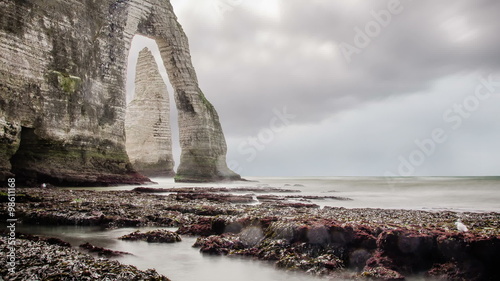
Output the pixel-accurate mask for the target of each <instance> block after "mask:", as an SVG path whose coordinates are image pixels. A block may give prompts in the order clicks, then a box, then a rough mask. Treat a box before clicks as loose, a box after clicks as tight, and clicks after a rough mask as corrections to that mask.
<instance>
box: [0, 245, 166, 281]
mask: <svg viewBox="0 0 500 281" xmlns="http://www.w3.org/2000/svg"><path fill="white" fill-rule="evenodd" d="M16 243H17V247H16V259H17V260H19V261H22V262H19V263H17V264H16V268H15V269H16V270H15V272H14V273H13V272H9V271H8V270H7V267H5V266H2V267H1V268H0V277H2V278H3V279H4V280H82V281H87V280H88V281H90V280H116V281H129V280H137V281H138V280H150V281H169V279H168V278H167V277H165V276H163V275H160V274H158V273H157V272H156V271H155V270H152V269H149V270H146V271H142V270H139V269H137V268H136V267H135V266H131V265H123V264H121V263H119V262H117V261H111V260H108V259H104V258H100V259H96V258H94V257H93V256H91V255H88V254H82V253H80V252H78V251H76V250H75V249H72V248H71V247H63V246H59V245H51V244H48V243H47V242H45V241H41V240H40V241H30V240H26V239H17V240H16ZM7 247H8V243H7V239H6V238H5V237H3V236H1V237H0V251H1V252H3V253H5V252H8V251H9V250H8V248H7ZM0 263H2V265H6V264H7V255H0Z"/></svg>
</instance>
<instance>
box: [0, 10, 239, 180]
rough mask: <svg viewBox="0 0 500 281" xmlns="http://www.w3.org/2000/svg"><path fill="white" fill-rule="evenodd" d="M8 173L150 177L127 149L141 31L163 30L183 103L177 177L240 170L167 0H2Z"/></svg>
mask: <svg viewBox="0 0 500 281" xmlns="http://www.w3.org/2000/svg"><path fill="white" fill-rule="evenodd" d="M0 9H1V10H2V13H0V66H1V67H0V91H1V96H0V180H5V178H6V177H9V176H12V175H13V174H15V175H16V178H17V179H18V181H28V182H29V181H31V182H51V183H54V184H64V185H100V184H107V183H136V182H144V181H146V180H147V178H145V177H143V176H141V175H139V174H138V173H136V172H135V171H134V169H133V168H132V167H131V165H130V162H129V158H128V156H127V154H126V150H125V130H124V120H125V111H126V105H125V93H124V92H125V91H124V88H125V86H124V85H125V81H124V80H125V70H126V69H125V67H126V58H127V55H128V51H129V48H130V43H131V40H132V37H133V36H134V35H135V34H141V35H145V36H148V37H150V38H154V39H155V40H156V42H157V44H158V46H159V48H160V52H161V56H162V59H163V62H164V64H165V67H166V69H167V72H168V76H169V79H170V81H171V83H172V86H173V88H174V91H175V92H174V96H175V101H176V105H177V108H178V111H179V125H180V141H181V149H182V154H181V160H180V166H179V168H178V171H177V176H176V180H178V181H215V180H225V179H239V178H240V177H239V175H237V174H235V173H234V172H232V171H231V170H229V169H228V168H227V165H226V160H225V154H226V143H225V140H224V135H223V133H222V129H221V126H220V123H219V118H218V115H217V112H216V111H215V109H214V107H213V106H212V104H210V102H208V101H207V99H206V98H205V96H204V95H203V93H202V91H201V90H200V88H199V86H198V82H197V78H196V73H195V70H194V68H193V66H192V63H191V58H190V54H189V46H188V40H187V38H186V35H185V34H184V32H183V30H182V27H181V26H180V24H179V23H178V22H177V19H176V16H175V14H174V12H173V8H172V6H171V5H170V2H169V1H168V0H128V1H127V0H99V1H98V0H85V1H84V0H72V1H63V0H36V1H35V0H22V1H21V0H19V1H12V0H0Z"/></svg>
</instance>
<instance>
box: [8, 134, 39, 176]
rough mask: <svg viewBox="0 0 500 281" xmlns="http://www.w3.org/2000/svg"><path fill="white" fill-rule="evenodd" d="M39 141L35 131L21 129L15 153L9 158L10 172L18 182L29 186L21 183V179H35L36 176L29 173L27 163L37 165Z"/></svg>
mask: <svg viewBox="0 0 500 281" xmlns="http://www.w3.org/2000/svg"><path fill="white" fill-rule="evenodd" d="M40 143H41V140H40V138H39V137H38V136H37V135H36V133H35V129H34V128H30V127H24V126H22V127H21V133H20V142H19V147H18V148H17V151H16V152H15V153H14V155H12V157H11V158H10V164H11V165H12V168H11V172H12V173H13V174H15V175H16V178H17V179H18V182H21V183H25V184H30V182H23V179H36V178H37V177H38V175H36V174H32V173H33V172H30V169H29V168H30V167H29V163H37V162H38V161H39V160H40V159H37V155H39V154H40V149H43V146H41V145H40Z"/></svg>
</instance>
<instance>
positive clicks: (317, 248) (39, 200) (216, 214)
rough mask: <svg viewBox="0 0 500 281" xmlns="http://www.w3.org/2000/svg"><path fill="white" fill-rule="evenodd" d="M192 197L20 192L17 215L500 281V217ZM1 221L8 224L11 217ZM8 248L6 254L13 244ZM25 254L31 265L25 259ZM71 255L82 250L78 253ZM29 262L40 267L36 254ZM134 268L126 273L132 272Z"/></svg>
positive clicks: (339, 263)
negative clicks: (170, 232)
mask: <svg viewBox="0 0 500 281" xmlns="http://www.w3.org/2000/svg"><path fill="white" fill-rule="evenodd" d="M188 191H189V190H169V191H164V192H170V193H168V194H163V195H159V194H154V193H149V192H148V191H147V190H145V189H143V190H137V191H89V190H62V189H57V188H27V189H21V188H19V189H18V190H17V192H18V198H23V202H20V203H18V204H17V205H16V215H17V218H18V220H19V221H20V222H22V223H24V224H46V225H99V226H103V227H109V228H115V227H125V226H127V227H131V226H132V227H139V226H158V227H166V226H176V227H178V230H177V234H180V235H196V236H199V238H198V239H197V241H196V243H195V245H193V246H195V247H198V248H200V251H201V252H203V253H206V254H215V255H238V256H246V257H248V258H255V259H261V260H267V261H272V262H274V263H275V264H276V266H277V267H280V268H284V269H287V270H298V271H306V272H309V273H311V274H317V275H323V276H342V278H352V279H361V280H403V279H404V278H405V276H414V275H421V276H424V277H425V278H431V279H433V280H500V272H498V271H497V269H496V267H497V265H498V264H500V255H498V252H499V251H500V214H499V213H454V212H425V211H410V210H385V209H345V208H334V207H324V208H319V207H318V206H317V205H315V204H311V203H309V202H307V198H303V200H306V202H304V203H302V202H296V201H295V200H296V199H298V197H300V195H297V196H295V195H294V196H292V198H287V196H281V197H280V196H279V193H280V191H281V190H274V191H269V190H268V191H266V192H267V193H276V195H275V194H272V196H269V197H268V198H267V199H270V200H266V201H264V203H262V204H260V205H249V204H234V203H231V202H237V203H241V202H242V201H245V200H239V198H237V197H239V196H243V198H255V197H256V196H255V193H258V191H255V190H242V191H239V192H246V193H248V194H243V195H241V194H234V193H230V192H228V191H224V190H209V191H207V192H203V191H200V190H196V192H188ZM188 195H193V196H188ZM275 197H279V198H275ZM290 199H293V200H294V201H289V200H290ZM314 199H318V198H314ZM330 199H331V198H330ZM340 200H342V199H340ZM0 216H1V217H2V218H3V219H6V217H7V213H6V210H1V211H0ZM459 218H460V219H461V220H462V221H463V222H464V223H465V224H466V225H467V226H468V227H469V231H468V232H465V233H463V232H459V231H458V230H457V229H456V227H455V225H454V222H455V221H456V220H457V219H459ZM0 241H2V242H3V243H0V244H1V245H2V246H1V247H5V241H3V240H0ZM18 241H20V243H21V245H24V244H26V245H28V244H30V243H31V244H32V245H31V244H30V247H34V248H43V247H47V245H46V244H47V242H46V241H37V242H34V241H30V240H24V239H21V238H20V239H18ZM181 243H182V242H181ZM51 247H63V246H59V245H51ZM23 248H24V247H23ZM33 251H35V250H33ZM20 255H21V256H20V258H21V259H23V263H24V258H25V256H23V254H20ZM66 255H70V256H73V255H75V256H76V255H80V253H78V252H76V251H74V250H72V252H68V253H67V254H66ZM26 258H27V261H30V262H31V261H32V260H33V255H28V256H26ZM56 260H57V259H56ZM33 262H35V263H36V261H33ZM61 262H62V261H61ZM88 262H90V261H88ZM107 263H114V262H110V261H108V262H107ZM110 266H111V265H110ZM113 266H115V265H113ZM125 267H126V266H124V268H125ZM116 268H119V267H118V265H116ZM126 268H127V269H123V270H125V271H127V270H130V268H129V267H126ZM117 270H118V269H115V272H117ZM120 270H121V269H120ZM118 271H119V270H118ZM65 272H66V273H65V274H70V275H71V274H76V273H74V272H73V273H69V272H67V271H65ZM6 273H7V272H1V276H2V277H3V278H4V279H5V280H16V279H15V278H14V277H13V276H10V275H7V274H6ZM19 274H21V273H19ZM73 276H77V275H73ZM155 276H156V275H155ZM25 277H28V276H25ZM16 278H19V277H16ZM154 278H160V277H154ZM161 278H164V277H161ZM42 279H43V278H42ZM68 280H71V279H68ZM80 280H82V279H80ZM112 280H120V279H112ZM123 280H125V279H123ZM130 280H133V279H130ZM145 280H167V279H145Z"/></svg>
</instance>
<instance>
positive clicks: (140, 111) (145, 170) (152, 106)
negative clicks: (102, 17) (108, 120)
mask: <svg viewBox="0 0 500 281" xmlns="http://www.w3.org/2000/svg"><path fill="white" fill-rule="evenodd" d="M169 111H170V103H169V96H168V91H167V87H166V85H165V83H164V82H163V79H162V77H161V76H160V72H159V71H158V67H157V65H156V62H155V59H154V57H153V55H152V54H151V52H150V51H149V50H148V49H144V50H142V51H141V52H140V53H139V58H138V61H137V69H136V77H135V95H134V99H133V100H132V101H131V102H130V103H129V104H128V105H127V113H126V117H125V134H126V142H125V146H126V148H127V154H128V156H129V158H130V162H131V163H132V165H133V167H134V169H136V170H137V171H139V172H140V173H141V174H143V175H146V176H173V175H174V174H175V173H174V160H173V157H172V135H171V132H170V114H169Z"/></svg>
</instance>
